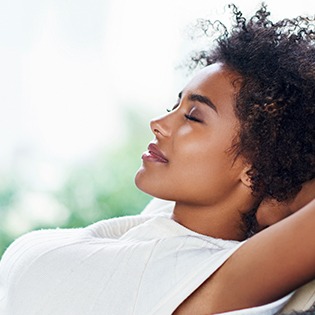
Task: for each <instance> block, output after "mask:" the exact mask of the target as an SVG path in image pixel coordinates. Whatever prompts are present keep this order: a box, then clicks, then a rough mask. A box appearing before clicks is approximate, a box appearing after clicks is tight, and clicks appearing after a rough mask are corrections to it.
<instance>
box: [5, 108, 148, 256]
mask: <svg viewBox="0 0 315 315" xmlns="http://www.w3.org/2000/svg"><path fill="white" fill-rule="evenodd" d="M125 115H126V119H125V120H126V127H127V128H126V137H125V138H124V140H123V141H121V142H117V144H116V145H115V146H112V147H111V148H106V149H104V151H103V152H102V153H100V154H99V155H98V156H97V157H95V158H94V159H93V160H90V161H89V162H88V163H86V164H85V165H79V166H77V167H73V168H72V169H71V170H70V171H69V173H68V176H67V179H66V180H65V181H64V183H63V185H62V187H60V188H59V189H58V190H57V191H54V192H49V194H50V196H51V197H53V198H54V199H53V200H56V201H57V203H58V204H60V205H61V206H62V207H63V208H64V209H66V211H67V215H66V216H64V217H65V219H64V221H63V222H62V223H59V224H58V226H59V227H64V228H66V227H82V226H86V225H88V224H91V223H94V222H96V221H98V220H102V219H107V218H111V217H117V216H123V215H133V214H137V213H139V212H141V211H142V209H143V208H144V206H145V205H146V204H147V203H148V201H149V200H150V199H151V197H150V196H148V195H146V194H144V193H143V192H141V191H139V190H138V189H137V188H136V186H135V184H134V176H135V173H136V171H137V169H138V168H139V167H140V165H141V159H140V158H141V154H142V152H143V151H144V150H145V149H146V147H147V144H148V142H149V140H150V138H149V137H151V136H152V135H151V134H150V132H149V127H148V122H147V119H144V118H143V117H141V116H139V115H138V114H136V113H134V112H133V111H131V110H129V111H128V110H125ZM144 130H145V132H144ZM2 183H3V185H2V186H0V219H1V221H0V256H1V255H2V253H3V252H4V250H5V248H6V247H7V246H8V245H9V244H10V243H11V242H12V241H13V240H14V238H16V237H17V236H18V235H16V232H14V231H12V224H11V226H10V224H7V222H8V217H9V216H11V217H12V214H14V212H16V211H17V210H16V208H17V207H16V204H17V203H18V200H19V196H20V195H21V191H22V190H23V189H24V190H25V187H24V188H21V186H19V185H18V183H14V181H13V180H12V181H10V180H7V181H2ZM24 193H25V191H24ZM46 193H47V192H46ZM25 206H26V205H25ZM19 207H20V208H21V205H19ZM22 207H23V203H22ZM46 210H47V209H46ZM40 211H45V209H41V210H40ZM21 220H23V218H22V219H15V221H14V224H16V225H18V224H19V222H18V221H21ZM54 224H55V222H51V223H49V224H47V223H38V221H36V220H33V221H32V222H31V226H30V227H29V228H28V230H35V229H39V228H54V227H56V226H55V225H54ZM24 232H27V231H24Z"/></svg>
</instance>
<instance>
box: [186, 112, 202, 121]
mask: <svg viewBox="0 0 315 315" xmlns="http://www.w3.org/2000/svg"><path fill="white" fill-rule="evenodd" d="M184 116H185V118H186V119H188V120H191V121H195V122H200V123H201V122H202V120H200V119H198V118H196V117H194V116H191V115H187V114H185V115H184Z"/></svg>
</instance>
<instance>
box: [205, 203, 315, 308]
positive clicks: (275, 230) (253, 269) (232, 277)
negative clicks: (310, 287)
mask: <svg viewBox="0 0 315 315" xmlns="http://www.w3.org/2000/svg"><path fill="white" fill-rule="evenodd" d="M314 265H315V200H313V201H312V202H310V203H309V204H308V205H307V206H305V207H304V208H303V209H302V210H301V211H299V212H297V213H295V214H293V215H291V216H290V217H288V218H286V219H284V220H282V221H280V222H278V223H277V224H275V225H273V226H271V227H269V228H267V229H266V230H264V231H262V232H260V233H258V234H257V235H255V236H253V237H252V238H251V239H249V240H248V241H247V242H246V243H245V244H244V245H243V246H242V247H240V248H239V249H238V250H237V251H236V252H235V253H234V254H233V255H232V256H231V257H230V259H229V260H228V261H227V262H226V263H225V264H224V265H223V266H222V267H221V268H220V269H219V270H218V271H217V273H216V274H214V275H213V277H211V278H210V279H209V280H211V282H212V286H214V287H215V290H214V291H215V295H217V297H216V299H215V300H216V301H218V303H223V302H224V303H225V306H226V307H228V306H227V305H226V304H227V303H231V307H232V308H230V309H233V308H245V307H251V306H256V305H262V304H266V303H269V302H272V301H274V300H276V299H278V298H280V297H282V296H284V295H286V294H287V293H289V292H291V291H293V290H295V289H297V288H298V287H299V286H301V285H303V284H304V283H306V282H308V281H310V280H311V279H313V278H314V277H315V268H314ZM223 300H225V301H223ZM228 308H229V307H228Z"/></svg>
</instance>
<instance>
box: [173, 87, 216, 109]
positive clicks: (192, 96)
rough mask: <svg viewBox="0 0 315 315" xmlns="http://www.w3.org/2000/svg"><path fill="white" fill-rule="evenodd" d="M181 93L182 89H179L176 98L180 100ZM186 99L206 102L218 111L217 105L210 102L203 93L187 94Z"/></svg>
mask: <svg viewBox="0 0 315 315" xmlns="http://www.w3.org/2000/svg"><path fill="white" fill-rule="evenodd" d="M182 94H183V91H181V92H180V93H179V94H178V99H179V100H181V98H182ZM188 99H189V100H190V101H197V102H199V103H203V104H206V105H208V106H209V107H211V108H212V109H213V110H214V111H215V112H216V113H217V112H218V110H217V107H216V106H215V105H214V104H213V103H212V101H211V100H210V99H209V98H208V97H206V96H203V95H200V94H194V93H193V94H189V96H188Z"/></svg>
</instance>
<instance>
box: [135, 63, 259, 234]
mask: <svg viewBox="0 0 315 315" xmlns="http://www.w3.org/2000/svg"><path fill="white" fill-rule="evenodd" d="M238 78H239V76H238V75H237V74H236V73H233V72H231V71H228V70H227V69H225V67H224V66H223V65H222V64H214V65H211V66H209V67H206V68H204V69H203V70H201V71H200V72H199V73H198V74H197V75H196V76H195V77H194V78H193V79H192V81H191V82H190V83H189V84H188V85H187V86H186V87H185V88H184V90H183V91H182V93H181V97H180V100H179V103H178V104H177V105H176V106H175V107H174V109H173V110H172V111H171V112H170V113H169V114H167V115H165V116H162V117H160V118H158V119H155V120H153V121H152V122H151V129H152V131H153V133H154V135H155V140H154V141H153V143H154V144H155V145H156V146H157V147H158V149H159V150H160V151H161V152H162V153H163V155H164V156H165V157H166V159H167V163H161V162H160V161H156V160H154V159H150V156H149V154H148V153H147V155H146V156H145V158H144V159H143V165H142V167H141V168H140V169H139V171H138V173H137V175H136V179H135V182H136V185H137V186H138V188H140V189H141V190H142V191H144V192H146V193H148V194H150V195H152V196H155V197H158V198H162V199H167V200H175V201H176V206H175V209H174V213H173V219H174V220H175V221H177V222H178V223H180V224H182V225H184V226H185V227H187V228H189V229H191V230H194V231H196V232H198V233H202V234H205V235H209V236H213V237H217V238H223V239H235V240H242V239H244V233H243V231H242V228H241V227H242V220H241V213H244V212H247V211H248V210H249V209H250V208H251V207H252V206H253V204H254V203H255V198H253V196H252V194H251V190H250V188H249V181H248V178H247V175H246V171H247V170H248V165H247V164H246V163H245V162H244V160H243V159H242V158H237V159H235V156H234V155H233V153H232V152H231V150H230V148H231V146H232V144H233V141H234V139H235V138H236V137H237V134H238V129H239V126H238V120H237V119H236V117H235V114H234V110H233V104H234V98H235V94H236V93H237V91H238V87H237V85H235V84H233V82H236V80H237V79H238ZM196 95H198V97H197V96H196ZM201 97H202V98H201ZM205 98H206V99H207V100H210V101H211V103H209V102H208V101H205ZM187 115H188V116H187ZM147 157H149V158H147Z"/></svg>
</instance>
